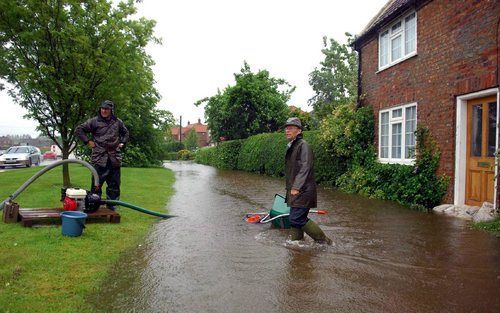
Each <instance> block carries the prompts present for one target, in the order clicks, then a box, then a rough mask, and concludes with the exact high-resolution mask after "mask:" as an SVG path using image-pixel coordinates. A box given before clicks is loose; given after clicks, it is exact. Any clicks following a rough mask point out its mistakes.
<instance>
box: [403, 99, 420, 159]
mask: <svg viewBox="0 0 500 313" xmlns="http://www.w3.org/2000/svg"><path fill="white" fill-rule="evenodd" d="M416 117H417V107H416V106H412V107H408V108H406V112H405V158H406V159H413V158H415V129H416V126H417V120H416Z"/></svg>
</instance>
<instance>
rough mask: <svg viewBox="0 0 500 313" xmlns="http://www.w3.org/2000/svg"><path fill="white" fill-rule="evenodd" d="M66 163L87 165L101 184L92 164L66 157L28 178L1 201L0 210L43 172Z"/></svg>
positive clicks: (95, 181)
mask: <svg viewBox="0 0 500 313" xmlns="http://www.w3.org/2000/svg"><path fill="white" fill-rule="evenodd" d="M66 163H77V164H81V165H83V166H85V167H87V168H88V169H89V170H90V171H91V172H92V176H94V185H95V186H96V187H97V186H99V175H98V174H97V171H96V170H95V168H94V167H93V166H92V165H90V164H89V163H88V162H85V161H83V160H77V159H65V160H60V161H57V162H54V163H52V164H50V165H48V166H46V167H44V168H43V169H42V170H41V171H39V172H38V173H36V174H35V175H33V176H32V177H31V178H30V179H28V180H27V181H26V182H25V183H24V184H23V185H22V186H21V187H19V189H17V190H16V191H15V192H14V193H13V194H12V195H10V196H9V197H8V198H7V199H5V200H4V201H3V202H2V203H0V211H2V210H3V208H4V207H5V204H6V203H8V202H10V201H12V200H14V199H15V198H16V197H17V196H19V194H20V193H21V192H23V191H24V190H25V189H26V188H28V186H29V185H31V183H33V182H34V181H35V180H37V179H38V177H40V176H42V175H43V174H45V173H46V172H48V171H50V170H51V169H53V168H54V167H56V166H59V165H62V164H66Z"/></svg>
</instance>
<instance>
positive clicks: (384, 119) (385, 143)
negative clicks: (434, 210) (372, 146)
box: [380, 112, 389, 158]
mask: <svg viewBox="0 0 500 313" xmlns="http://www.w3.org/2000/svg"><path fill="white" fill-rule="evenodd" d="M380 157H381V158H388V157H389V112H384V113H382V114H381V115H380Z"/></svg>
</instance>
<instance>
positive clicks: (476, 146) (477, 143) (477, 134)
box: [470, 104, 483, 156]
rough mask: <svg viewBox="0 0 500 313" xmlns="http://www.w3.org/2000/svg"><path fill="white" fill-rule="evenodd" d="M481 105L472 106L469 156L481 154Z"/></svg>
mask: <svg viewBox="0 0 500 313" xmlns="http://www.w3.org/2000/svg"><path fill="white" fill-rule="evenodd" d="M482 129H483V106H482V105H481V104H478V105H474V106H472V134H471V143H470V146H471V149H470V150H471V156H481V144H482V142H481V141H482V139H483V132H482Z"/></svg>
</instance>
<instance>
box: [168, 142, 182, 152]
mask: <svg viewBox="0 0 500 313" xmlns="http://www.w3.org/2000/svg"><path fill="white" fill-rule="evenodd" d="M163 149H164V150H165V151H166V152H178V151H180V150H182V149H184V143H183V142H179V141H168V142H166V143H165V144H164V145H163Z"/></svg>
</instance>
